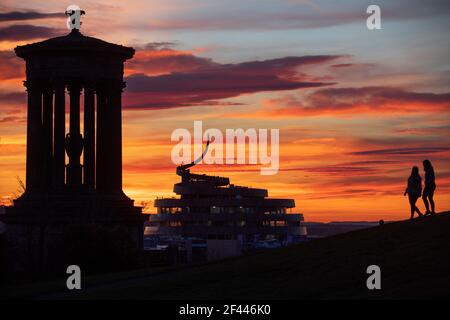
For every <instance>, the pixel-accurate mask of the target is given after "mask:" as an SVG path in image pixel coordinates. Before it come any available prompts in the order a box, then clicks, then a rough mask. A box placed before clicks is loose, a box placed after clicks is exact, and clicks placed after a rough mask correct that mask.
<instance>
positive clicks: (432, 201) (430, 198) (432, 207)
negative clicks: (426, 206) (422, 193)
mask: <svg viewBox="0 0 450 320" xmlns="http://www.w3.org/2000/svg"><path fill="white" fill-rule="evenodd" d="M433 196H434V190H431V192H430V193H429V194H428V199H429V200H430V205H431V214H435V213H436V211H434V199H433Z"/></svg>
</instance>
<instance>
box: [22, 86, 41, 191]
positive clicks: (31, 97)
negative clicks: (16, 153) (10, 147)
mask: <svg viewBox="0 0 450 320" xmlns="http://www.w3.org/2000/svg"><path fill="white" fill-rule="evenodd" d="M25 86H26V87H27V91H28V104H27V163H26V171H27V172H26V192H27V194H32V193H36V192H39V190H40V188H41V174H42V157H41V150H40V149H41V137H42V88H41V86H40V84H39V83H38V82H37V81H36V80H27V81H25Z"/></svg>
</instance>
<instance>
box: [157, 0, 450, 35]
mask: <svg viewBox="0 0 450 320" xmlns="http://www.w3.org/2000/svg"><path fill="white" fill-rule="evenodd" d="M282 3H283V2H282ZM285 3H288V5H287V6H285V5H283V4H280V5H279V6H273V8H272V10H270V11H267V10H264V8H265V6H264V5H262V6H261V10H260V8H259V7H258V6H256V7H255V6H254V4H253V2H251V1H250V2H248V3H246V2H245V1H240V3H239V4H236V3H235V4H234V5H240V10H239V11H236V10H234V6H233V4H231V5H230V6H222V9H223V10H222V11H220V12H218V13H216V14H214V15H212V14H211V10H203V11H201V10H199V11H197V12H196V14H195V16H194V17H189V16H186V17H183V18H180V17H178V16H176V17H170V16H169V17H166V18H165V19H162V20H161V21H154V22H151V23H149V25H150V27H151V28H152V29H161V30H202V31H204V30H276V29H310V28H323V27H334V26H340V25H346V24H350V23H359V24H361V27H363V26H365V20H366V18H367V16H368V15H367V14H366V9H367V7H368V6H369V5H371V4H374V3H373V1H369V0H362V1H339V2H336V4H328V3H327V4H326V5H324V4H320V3H316V4H311V3H312V1H311V3H310V2H309V1H308V2H305V1H298V3H295V1H285ZM376 4H378V5H379V6H380V7H381V12H382V19H383V20H384V21H402V20H410V19H427V18H436V17H445V16H446V15H449V14H450V6H449V4H448V0H429V1H421V0H397V1H378V3H376ZM248 12H251V13H252V14H251V15H249V14H248Z"/></svg>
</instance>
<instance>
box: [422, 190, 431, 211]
mask: <svg viewBox="0 0 450 320" xmlns="http://www.w3.org/2000/svg"><path fill="white" fill-rule="evenodd" d="M427 198H428V190H427V188H426V187H425V189H424V190H423V195H422V200H423V203H424V204H425V209H426V210H427V212H426V213H425V215H426V216H427V215H429V214H430V205H429V203H428V199H427Z"/></svg>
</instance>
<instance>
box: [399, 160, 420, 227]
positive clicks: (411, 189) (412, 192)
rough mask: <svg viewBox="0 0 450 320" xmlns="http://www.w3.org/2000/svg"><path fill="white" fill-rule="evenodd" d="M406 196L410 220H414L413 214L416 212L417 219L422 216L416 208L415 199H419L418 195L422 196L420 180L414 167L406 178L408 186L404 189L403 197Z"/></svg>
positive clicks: (417, 170) (417, 169)
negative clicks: (409, 207) (409, 209)
mask: <svg viewBox="0 0 450 320" xmlns="http://www.w3.org/2000/svg"><path fill="white" fill-rule="evenodd" d="M407 194H408V200H409V205H410V206H411V217H410V219H411V220H412V219H414V212H417V214H418V215H419V217H422V216H423V214H422V213H421V212H420V210H419V208H417V206H416V202H417V199H419V198H420V195H421V194H422V178H421V177H420V174H419V168H418V167H416V166H414V167H412V170H411V175H410V176H409V178H408V185H407V187H406V190H405V193H404V195H405V196H406V195H407Z"/></svg>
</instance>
